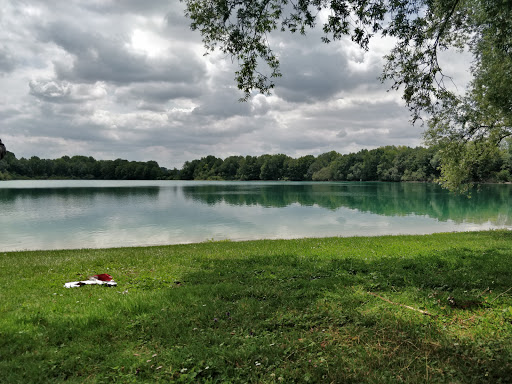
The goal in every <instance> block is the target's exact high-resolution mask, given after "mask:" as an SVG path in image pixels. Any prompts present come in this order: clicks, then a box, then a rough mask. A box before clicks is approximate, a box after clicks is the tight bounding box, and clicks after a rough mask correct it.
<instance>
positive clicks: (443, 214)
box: [183, 183, 512, 225]
mask: <svg viewBox="0 0 512 384" xmlns="http://www.w3.org/2000/svg"><path fill="white" fill-rule="evenodd" d="M183 192H184V196H185V197H186V198H189V199H193V200H196V201H200V202H202V203H206V204H209V205H214V204H218V203H226V204H229V205H240V206H242V205H248V206H250V205H260V206H263V207H286V206H288V205H291V204H294V203H298V204H300V205H303V206H311V205H317V206H320V207H323V208H326V209H332V210H334V209H337V208H340V207H345V208H350V209H357V210H359V211H362V212H371V213H376V214H379V215H386V216H406V215H411V214H414V215H426V216H429V217H432V218H435V219H438V220H440V221H446V220H453V221H455V222H458V223H460V222H463V221H469V222H474V223H484V222H487V221H490V222H492V223H494V224H503V225H510V224H511V223H512V212H511V210H510V207H509V202H510V201H511V200H512V186H510V185H482V186H481V187H480V191H479V192H474V193H473V195H472V197H471V198H469V199H468V198H467V197H464V196H460V195H454V194H452V193H450V192H448V191H446V190H444V189H442V188H440V187H439V186H438V185H435V184H427V183H316V184H315V183H308V184H293V183H289V184H281V183H280V184H251V183H246V184H228V185H226V184H211V185H198V186H184V187H183Z"/></svg>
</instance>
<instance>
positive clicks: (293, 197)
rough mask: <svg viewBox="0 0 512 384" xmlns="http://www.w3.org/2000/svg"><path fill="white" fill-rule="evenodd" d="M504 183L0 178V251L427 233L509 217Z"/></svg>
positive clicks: (496, 224) (500, 222) (500, 223)
mask: <svg viewBox="0 0 512 384" xmlns="http://www.w3.org/2000/svg"><path fill="white" fill-rule="evenodd" d="M511 194H512V185H490V186H483V187H482V190H481V192H480V193H477V194H476V193H475V194H474V195H473V197H472V198H471V199H467V198H465V197H461V196H455V195H452V194H450V193H448V192H447V191H445V190H442V189H440V188H439V187H438V186H436V185H433V184H410V183H407V184H398V183H396V184H395V183H278V182H247V183H243V182H184V181H152V182H150V181H147V182H131V181H125V182H119V181H116V182H113V181H55V182H51V181H31V182H29V181H26V182H0V212H1V214H0V228H2V230H1V231H0V247H1V248H0V250H1V251H8V250H19V249H58V248H89V247H94V248H97V247H119V246H136V245H151V244H176V243H188V242H198V241H205V240H207V239H211V238H214V239H216V240H221V239H232V240H246V239H261V238H296V237H306V236H307V237H311V236H317V237H318V236H355V235H383V234H406V233H433V232H444V231H464V230H476V229H488V228H500V227H501V228H502V227H506V226H510V225H511V221H512V212H510V208H509V202H510V201H511Z"/></svg>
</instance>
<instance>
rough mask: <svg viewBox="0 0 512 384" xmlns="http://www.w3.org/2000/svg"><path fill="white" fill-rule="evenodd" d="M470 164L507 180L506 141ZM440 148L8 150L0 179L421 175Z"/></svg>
mask: <svg viewBox="0 0 512 384" xmlns="http://www.w3.org/2000/svg"><path fill="white" fill-rule="evenodd" d="M506 144H507V145H504V146H502V147H501V148H500V149H499V150H498V151H491V152H489V154H488V155H487V157H486V158H484V159H483V160H481V161H480V162H479V163H478V165H477V166H476V167H473V168H472V174H471V178H472V180H473V181H474V182H507V181H512V145H510V144H512V143H511V141H510V140H509V141H507V142H506ZM439 166H440V154H439V150H437V149H436V148H435V147H430V148H425V147H415V148H411V147H405V146H385V147H380V148H377V149H372V150H367V149H363V150H361V151H359V152H357V153H350V154H340V153H338V152H336V151H331V152H326V153H323V154H321V155H319V156H313V155H306V156H302V157H299V158H292V157H290V156H287V155H285V154H275V155H270V154H265V155H261V156H229V157H227V158H225V159H221V158H218V157H215V156H212V155H209V156H206V157H202V158H201V159H196V160H192V161H186V162H185V163H184V164H183V166H182V168H181V169H177V168H174V169H167V168H165V167H160V166H159V165H158V163H157V162H156V161H147V162H140V161H128V160H122V159H117V160H95V159H94V158H93V157H90V156H89V157H86V156H73V157H69V156H63V157H61V158H59V159H55V160H50V159H40V158H39V157H37V156H33V157H31V158H30V159H25V158H20V159H17V158H16V156H15V155H14V154H13V153H11V152H8V153H7V156H6V157H5V158H4V160H2V161H1V162H0V180H9V179H23V178H27V179H63V178H64V179H104V180H289V181H392V182H398V181H423V182H433V181H435V180H437V179H438V178H439V177H440V171H439Z"/></svg>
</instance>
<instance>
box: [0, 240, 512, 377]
mask: <svg viewBox="0 0 512 384" xmlns="http://www.w3.org/2000/svg"><path fill="white" fill-rule="evenodd" d="M98 273H109V274H111V275H112V276H114V278H115V280H116V281H117V282H118V286H117V287H115V288H105V287H101V286H86V287H82V288H74V289H65V288H63V284H64V283H65V282H67V281H74V280H80V279H84V278H87V277H88V276H89V275H95V274H98ZM511 286H512V232H510V231H490V232H472V233H453V234H436V235H428V236H388V237H355V238H325V239H299V240H273V241H269V240H262V241H251V242H208V243H201V244H189V245H175V246H160V247H144V248H118V249H89V250H88V249H83V250H62V251H37V252H11V253H0V382H13V383H14V382H34V383H35V382H55V381H63V380H66V381H68V382H107V381H114V382H116V381H117V382H128V383H129V382H140V381H142V382H155V381H164V382H166V381H167V382H168V381H176V382H211V383H214V382H233V383H239V382H253V383H274V382H275V383H279V382H335V383H340V382H348V383H349V382H368V383H383V382H400V381H402V382H408V383H415V382H425V381H427V380H428V381H429V382H461V383H465V382H467V383H470V382H492V383H496V382H509V381H510V380H511V378H512V294H511V292H512V291H510V287H511ZM368 292H372V293H373V294H375V295H376V296H377V297H376V296H373V295H370V294H368ZM378 296H380V297H385V298H386V300H388V301H389V302H387V301H384V300H382V299H380V298H379V297H378ZM390 302H391V303H396V304H398V305H393V304H390ZM406 306H407V307H410V308H414V309H418V310H421V311H426V312H428V313H429V314H430V315H431V316H425V315H423V314H422V313H421V312H419V311H416V310H411V309H410V308H407V307H406Z"/></svg>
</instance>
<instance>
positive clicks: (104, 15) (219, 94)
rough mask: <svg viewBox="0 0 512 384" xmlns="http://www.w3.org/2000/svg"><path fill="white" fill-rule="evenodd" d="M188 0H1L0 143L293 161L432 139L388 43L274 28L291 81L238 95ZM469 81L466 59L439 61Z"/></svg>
mask: <svg viewBox="0 0 512 384" xmlns="http://www.w3.org/2000/svg"><path fill="white" fill-rule="evenodd" d="M189 25H190V22H189V20H187V19H186V17H185V16H184V12H183V4H182V3H181V2H179V1H178V0H144V1H141V0H40V1H39V0H12V1H11V0H0V89H2V92H1V93H0V139H2V141H3V142H4V144H5V145H6V147H7V149H8V150H9V151H11V152H13V153H14V154H15V155H16V157H17V158H21V157H25V158H30V157H32V156H38V157H40V158H48V159H55V158H59V157H61V156H64V155H68V156H74V155H83V156H92V157H94V158H95V159H98V160H99V159H102V160H106V159H112V160H113V159H117V158H122V159H127V160H135V161H149V160H155V161H157V162H158V163H159V164H160V165H161V166H163V167H167V168H173V167H177V168H181V166H182V165H183V163H184V162H185V161H190V160H194V159H199V158H201V157H204V156H207V155H214V156H217V157H220V158H223V159H224V158H226V157H228V156H232V155H242V156H246V155H252V156H259V155H262V154H266V153H268V154H277V153H284V154H287V155H289V156H292V157H295V158H297V157H300V156H304V155H314V156H317V155H319V154H322V153H325V152H329V151H332V150H334V151H337V152H339V153H350V152H357V151H359V150H361V149H364V148H366V149H373V148H377V147H379V146H385V145H407V146H412V147H414V146H417V145H421V144H422V131H423V130H424V127H422V126H421V125H420V124H417V125H415V126H413V125H412V124H411V123H410V115H409V113H408V111H407V109H406V107H405V106H404V103H403V102H402V100H401V97H400V94H399V93H397V92H394V91H389V92H388V89H389V86H390V84H381V82H380V81H379V80H378V77H379V75H380V74H381V71H382V65H383V63H384V61H383V59H382V57H383V56H384V55H385V54H386V52H387V51H388V50H389V49H390V48H391V46H392V41H390V40H389V39H387V40H386V39H382V38H377V39H375V40H373V41H372V43H371V45H370V50H369V51H368V52H363V51H361V50H360V49H359V48H358V47H356V46H355V45H354V44H353V43H351V42H350V41H348V40H343V41H337V42H334V43H331V44H324V43H322V42H321V37H322V33H321V31H320V30H312V31H310V32H309V33H308V35H307V36H305V37H304V36H301V35H292V34H290V33H281V32H278V33H276V34H275V35H272V36H271V38H270V43H271V45H272V47H273V48H274V49H275V51H276V52H277V53H278V55H279V59H280V61H281V69H282V73H283V77H282V78H280V79H278V80H277V81H276V86H275V89H274V90H273V92H272V95H271V96H264V95H261V94H255V95H254V96H253V97H252V98H251V99H250V100H249V101H248V102H245V103H241V102H239V101H238V100H239V99H240V97H242V96H243V94H242V93H241V92H240V91H239V90H238V89H237V87H236V83H235V80H234V76H235V75H234V72H235V71H236V69H237V66H236V63H233V62H232V60H231V58H230V57H229V56H226V55H223V54H221V53H219V52H216V53H213V54H210V55H207V56H205V55H204V53H205V49H204V47H203V44H202V42H201V36H200V34H199V32H194V31H191V29H190V27H189ZM442 60H444V63H442V65H443V64H444V65H445V69H446V72H447V73H448V74H452V75H453V74H456V75H458V77H457V76H456V78H457V81H459V82H460V83H461V84H463V83H465V82H466V81H467V76H466V75H465V73H466V72H465V71H463V70H461V68H464V67H465V66H466V67H467V63H466V62H465V60H466V58H464V57H461V56H457V55H451V54H449V55H446V57H444V58H442Z"/></svg>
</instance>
